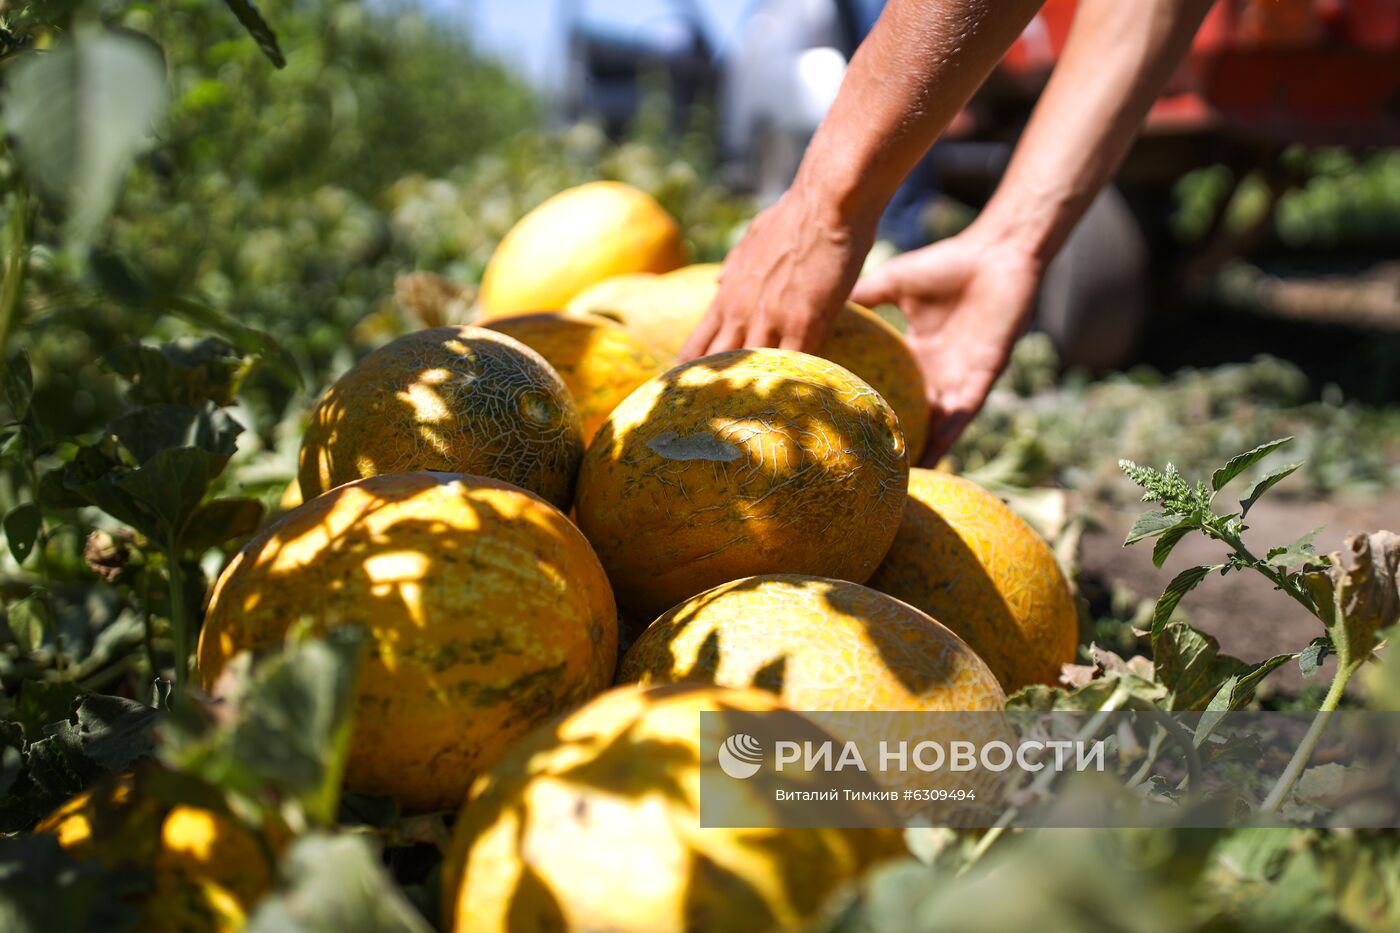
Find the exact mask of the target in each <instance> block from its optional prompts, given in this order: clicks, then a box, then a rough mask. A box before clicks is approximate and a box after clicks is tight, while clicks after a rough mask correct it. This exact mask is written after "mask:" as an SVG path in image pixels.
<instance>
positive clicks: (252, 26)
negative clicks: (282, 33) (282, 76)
mask: <svg viewBox="0 0 1400 933" xmlns="http://www.w3.org/2000/svg"><path fill="white" fill-rule="evenodd" d="M224 3H225V4H227V5H228V8H229V9H230V10H232V11H233V15H234V16H236V17H238V21H239V22H240V23H242V24H243V28H244V29H246V30H248V34H249V35H251V36H252V37H253V39H254V41H256V42H257V43H258V48H260V49H262V53H263V54H264V55H266V56H267V58H268V61H270V62H272V64H273V65H274V66H275V67H277V68H285V67H286V65H287V59H286V58H285V57H284V56H283V55H282V49H281V47H280V46H279V45H278V44H277V34H276V33H275V32H273V31H272V27H271V26H269V25H268V24H267V20H265V19H263V16H262V14H261V13H259V12H258V8H257V7H255V6H254V5H253V3H252V0H224Z"/></svg>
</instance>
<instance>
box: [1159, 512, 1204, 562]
mask: <svg viewBox="0 0 1400 933" xmlns="http://www.w3.org/2000/svg"><path fill="white" fill-rule="evenodd" d="M1197 527H1198V526H1197V525H1196V524H1195V523H1194V522H1192V523H1189V524H1181V525H1178V526H1176V527H1175V528H1169V529H1167V530H1166V531H1165V532H1163V533H1162V536H1161V537H1160V538H1158V539H1157V543H1156V544H1154V545H1153V546H1152V566H1154V567H1160V566H1162V565H1163V564H1165V563H1166V562H1167V558H1168V557H1170V556H1171V553H1172V550H1173V549H1175V548H1176V546H1177V545H1178V544H1180V543H1181V539H1182V538H1184V537H1186V536H1187V535H1188V534H1190V533H1191V532H1192V531H1193V530H1194V529H1195V528H1197Z"/></svg>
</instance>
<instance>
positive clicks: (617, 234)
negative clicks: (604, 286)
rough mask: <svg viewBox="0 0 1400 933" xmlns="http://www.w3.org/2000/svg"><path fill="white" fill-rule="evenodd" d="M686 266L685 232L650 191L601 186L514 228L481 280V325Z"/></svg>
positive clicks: (579, 190) (562, 198)
mask: <svg viewBox="0 0 1400 933" xmlns="http://www.w3.org/2000/svg"><path fill="white" fill-rule="evenodd" d="M685 263H686V250H685V243H684V242H683V241H682V239H681V230H680V227H679V226H677V224H676V221H675V220H674V219H673V218H672V217H671V215H670V214H668V213H666V209H665V208H663V207H662V206H661V205H660V204H658V203H656V200H655V199H654V198H653V197H652V196H651V195H649V194H647V193H646V192H644V191H640V190H638V189H637V188H633V187H632V186H631V185H626V184H623V183H621V182H616V181H596V182H592V183H590V184H586V185H579V186H578V187H576V188H570V189H568V190H567V191H562V192H560V193H559V194H556V195H555V196H554V197H552V198H550V199H549V200H548V201H545V202H544V203H543V204H541V205H540V206H539V207H537V208H535V209H534V210H532V211H530V213H528V214H526V215H525V216H524V217H522V218H521V219H520V221H519V222H518V223H517V224H516V225H515V226H514V227H512V228H511V229H510V232H508V233H507V234H506V235H505V237H504V239H502V240H501V243H500V245H499V246H497V247H496V251H495V252H494V253H493V254H492V255H491V259H490V261H489V262H488V263H487V264H486V271H485V272H484V273H483V275H482V279H481V295H480V303H481V319H482V320H485V319H487V318H492V317H500V316H502V315H506V314H519V313H521V312H524V311H559V310H562V309H563V307H564V306H565V305H566V304H568V302H569V299H571V298H573V297H574V296H575V295H577V294H578V293H579V292H581V291H583V290H584V289H585V288H587V287H588V286H590V285H592V284H593V283H595V282H600V281H602V280H603V279H606V278H610V277H611V276H614V275H624V274H626V273H629V272H667V271H669V270H671V269H675V268H677V267H679V266H683V265H685Z"/></svg>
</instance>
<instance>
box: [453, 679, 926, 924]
mask: <svg viewBox="0 0 1400 933" xmlns="http://www.w3.org/2000/svg"><path fill="white" fill-rule="evenodd" d="M782 709H783V707H782V706H781V705H780V704H779V703H778V702H777V701H776V699H775V698H774V697H772V696H771V695H770V694H767V693H764V692H762V691H756V690H728V689H720V688H715V687H694V686H685V687H658V688H652V689H649V690H641V689H637V688H635V687H625V688H619V689H616V690H611V691H609V692H608V693H605V694H603V695H601V696H599V697H597V698H596V699H594V700H593V701H591V702H589V703H588V704H586V705H584V706H583V707H581V708H580V709H578V710H576V711H575V712H573V713H571V714H570V715H569V716H567V717H565V718H564V719H562V720H561V721H559V722H558V723H556V724H554V725H552V726H548V727H545V728H542V729H540V730H538V731H536V732H535V733H534V734H533V735H531V736H530V737H529V738H527V739H526V740H525V741H524V742H522V743H521V744H520V745H519V746H517V748H515V749H513V750H512V751H511V753H510V754H509V755H508V756H507V757H506V758H505V759H503V760H502V761H501V762H500V763H499V764H498V765H497V766H496V767H495V768H492V769H491V771H490V772H489V773H488V774H487V775H485V776H484V777H483V778H482V780H481V781H479V782H478V783H477V785H476V787H474V788H473V791H472V797H471V799H470V800H469V801H468V803H467V805H466V806H465V807H464V808H463V810H462V814H461V817H460V818H459V819H458V821H457V824H456V826H455V828H454V834H453V840H452V845H451V848H450V849H449V852H448V858H447V861H446V863H445V865H444V870H443V879H444V883H443V905H442V917H443V919H444V922H445V923H446V924H447V925H448V926H449V928H451V929H453V930H455V931H456V933H488V931H489V933H505V931H511V933H519V931H540V933H543V931H580V933H582V931H597V930H607V931H610V933H694V931H715V933H720V931H723V933H759V931H768V930H787V929H793V928H798V927H800V926H801V925H802V924H803V923H804V922H810V921H812V920H813V918H814V917H816V916H818V915H819V914H820V912H821V911H822V909H823V907H824V906H826V904H827V901H828V898H829V897H830V896H831V893H832V892H833V891H835V890H838V889H839V888H840V887H841V885H842V884H843V883H844V882H847V881H849V880H850V879H852V878H855V877H857V876H858V875H860V874H861V873H862V872H863V871H864V870H865V869H866V868H868V867H870V866H872V865H874V864H876V863H877V862H879V861H881V860H884V859H888V858H891V857H895V856H898V855H900V854H903V853H904V851H905V848H904V845H903V843H902V839H901V834H900V833H899V832H898V831H895V830H888V829H833V828H804V829H778V828H770V827H771V826H772V823H773V821H775V820H776V814H775V813H774V812H773V809H774V807H773V803H772V801H771V799H769V800H767V801H766V807H767V814H766V817H767V818H766V820H764V819H763V818H761V817H760V818H756V819H755V820H754V822H753V825H752V827H751V828H745V829H733V828H701V827H700V825H699V822H700V820H699V817H700V813H699V796H700V779H701V772H702V769H710V770H711V771H712V772H716V771H717V766H716V765H715V764H714V762H713V760H706V761H702V760H701V757H700V739H701V737H700V732H701V728H702V726H701V716H700V713H702V712H706V711H710V712H714V711H726V710H733V711H745V712H760V713H770V712H774V711H779V710H782ZM721 739H722V737H721ZM727 780H731V779H729V778H725V777H723V776H722V775H719V774H717V773H715V774H714V775H713V776H712V777H709V778H707V781H727ZM715 790H716V787H715V785H713V784H711V785H710V792H714V791H715ZM751 805H752V806H753V807H754V808H755V809H756V810H762V809H764V806H765V805H764V802H763V801H751Z"/></svg>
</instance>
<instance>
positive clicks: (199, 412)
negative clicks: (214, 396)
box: [110, 402, 243, 474]
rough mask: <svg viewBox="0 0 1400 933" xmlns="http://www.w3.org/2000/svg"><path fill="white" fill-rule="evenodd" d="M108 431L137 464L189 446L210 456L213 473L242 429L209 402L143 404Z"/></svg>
mask: <svg viewBox="0 0 1400 933" xmlns="http://www.w3.org/2000/svg"><path fill="white" fill-rule="evenodd" d="M110 431H111V433H112V434H113V436H115V437H116V439H117V441H118V442H119V443H120V444H121V445H122V446H123V447H125V448H126V449H127V450H128V451H130V452H131V455H132V456H133V457H134V458H135V459H136V462H137V463H140V464H143V465H144V464H146V463H148V462H150V461H151V460H153V459H154V458H155V457H156V456H157V455H158V454H160V453H164V452H166V451H169V450H172V449H176V448H186V447H192V448H196V449H198V450H200V451H203V452H205V453H209V454H212V455H213V456H214V459H213V460H211V465H213V464H217V469H215V470H214V473H215V474H217V473H218V471H219V470H221V469H223V464H224V463H227V462H228V458H229V457H231V456H233V453H234V451H236V450H237V449H238V435H239V434H242V433H243V426H242V425H241V424H239V423H238V422H237V421H235V420H234V419H233V417H232V416H230V415H229V413H228V412H226V411H224V410H223V409H221V408H219V407H218V406H216V405H215V404H214V403H213V402H205V403H204V404H203V405H201V406H199V407H195V406H192V405H147V406H146V407H144V408H138V409H135V410H134V411H131V412H128V413H127V414H125V415H122V416H121V417H119V418H117V419H116V420H115V421H113V422H112V424H111V427H110Z"/></svg>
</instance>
